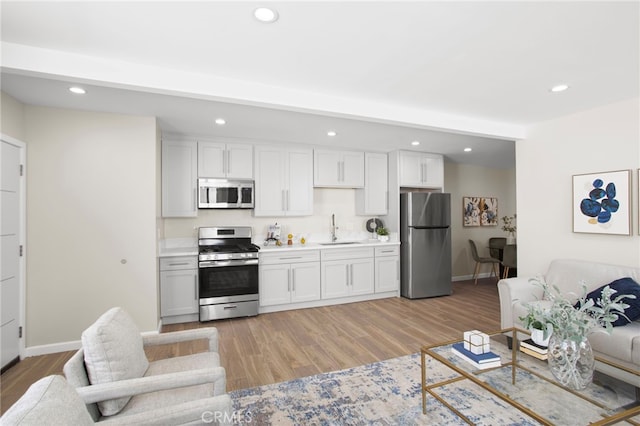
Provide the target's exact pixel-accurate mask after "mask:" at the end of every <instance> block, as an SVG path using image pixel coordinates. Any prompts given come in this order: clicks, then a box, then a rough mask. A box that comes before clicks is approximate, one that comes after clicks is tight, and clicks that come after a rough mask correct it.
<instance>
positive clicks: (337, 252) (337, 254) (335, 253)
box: [321, 247, 373, 261]
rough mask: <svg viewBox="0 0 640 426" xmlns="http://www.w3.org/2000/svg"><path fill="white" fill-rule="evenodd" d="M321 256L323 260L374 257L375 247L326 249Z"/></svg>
mask: <svg viewBox="0 0 640 426" xmlns="http://www.w3.org/2000/svg"><path fill="white" fill-rule="evenodd" d="M321 257H322V260H323V261H324V260H341V259H362V258H366V257H373V247H362V248H355V247H353V248H351V247H350V248H339V249H325V250H322V256H321Z"/></svg>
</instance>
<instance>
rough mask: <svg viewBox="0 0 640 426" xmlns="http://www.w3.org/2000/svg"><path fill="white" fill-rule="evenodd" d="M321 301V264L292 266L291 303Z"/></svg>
mask: <svg viewBox="0 0 640 426" xmlns="http://www.w3.org/2000/svg"><path fill="white" fill-rule="evenodd" d="M313 300H320V262H305V263H295V264H293V265H291V301H292V302H310V301H313Z"/></svg>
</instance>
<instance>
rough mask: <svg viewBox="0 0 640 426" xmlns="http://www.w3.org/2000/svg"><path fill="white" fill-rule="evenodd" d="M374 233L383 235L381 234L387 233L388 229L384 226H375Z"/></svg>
mask: <svg viewBox="0 0 640 426" xmlns="http://www.w3.org/2000/svg"><path fill="white" fill-rule="evenodd" d="M376 234H378V235H383V236H384V235H389V231H388V230H387V228H385V227H384V226H380V227H378V228H376Z"/></svg>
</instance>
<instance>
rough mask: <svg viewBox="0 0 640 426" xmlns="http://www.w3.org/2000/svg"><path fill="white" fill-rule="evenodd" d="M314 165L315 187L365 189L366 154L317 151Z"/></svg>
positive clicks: (314, 156) (314, 155) (314, 154)
mask: <svg viewBox="0 0 640 426" xmlns="http://www.w3.org/2000/svg"><path fill="white" fill-rule="evenodd" d="M313 165H314V167H313V185H314V186H318V187H334V188H335V187H342V188H362V187H364V152H356V151H331V150H323V149H316V150H314V152H313Z"/></svg>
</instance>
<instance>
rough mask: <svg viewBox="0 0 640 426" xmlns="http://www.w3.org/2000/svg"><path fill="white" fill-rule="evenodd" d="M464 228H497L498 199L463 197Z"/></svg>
mask: <svg viewBox="0 0 640 426" xmlns="http://www.w3.org/2000/svg"><path fill="white" fill-rule="evenodd" d="M462 225H463V226H497V225H498V199H497V198H494V197H462Z"/></svg>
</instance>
